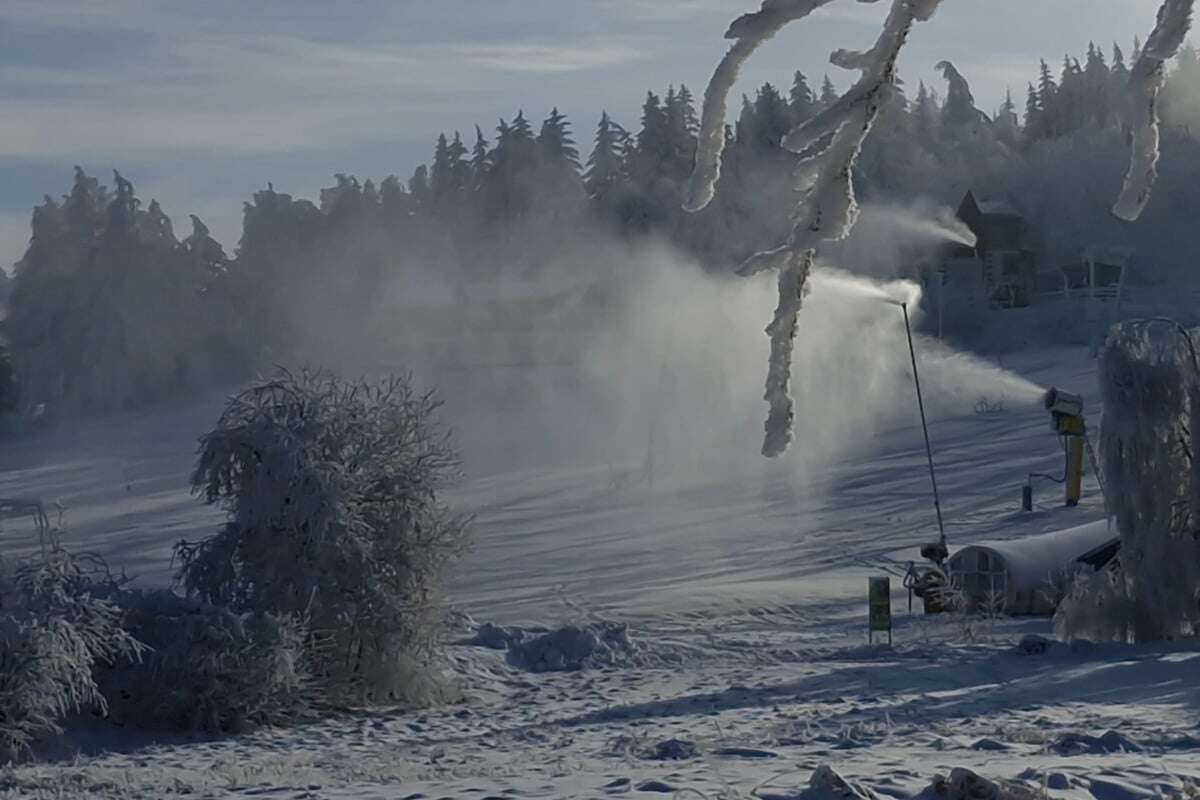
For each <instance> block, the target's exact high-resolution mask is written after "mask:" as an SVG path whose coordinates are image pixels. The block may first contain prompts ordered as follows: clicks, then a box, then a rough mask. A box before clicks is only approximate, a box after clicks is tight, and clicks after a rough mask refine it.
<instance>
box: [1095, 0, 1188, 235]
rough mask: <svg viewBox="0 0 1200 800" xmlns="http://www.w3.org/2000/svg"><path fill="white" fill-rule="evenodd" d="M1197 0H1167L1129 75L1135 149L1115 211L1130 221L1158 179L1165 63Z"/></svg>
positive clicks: (1179, 40) (1180, 41) (1174, 50)
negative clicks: (1160, 113)
mask: <svg viewBox="0 0 1200 800" xmlns="http://www.w3.org/2000/svg"><path fill="white" fill-rule="evenodd" d="M1193 3H1194V0H1164V2H1163V5H1162V8H1160V9H1159V10H1158V23H1157V24H1156V25H1155V26H1154V31H1153V33H1151V34H1150V38H1149V39H1147V40H1146V46H1145V48H1143V50H1142V53H1141V55H1140V56H1139V58H1138V60H1137V62H1136V63H1134V65H1133V68H1132V69H1131V70H1130V74H1129V94H1130V102H1131V106H1132V114H1133V116H1132V126H1133V145H1132V147H1133V152H1132V154H1131V156H1130V160H1129V171H1128V172H1127V173H1126V174H1125V183H1124V185H1123V186H1122V187H1121V194H1120V196H1119V197H1118V198H1117V203H1116V205H1115V206H1113V213H1114V214H1116V215H1117V216H1118V217H1120V218H1121V219H1124V220H1128V221H1130V222H1132V221H1134V220H1136V219H1137V218H1138V217H1140V216H1141V214H1142V210H1143V209H1145V207H1146V203H1148V202H1149V200H1150V193H1151V191H1152V190H1153V188H1154V182H1155V180H1156V179H1157V178H1158V158H1159V149H1158V146H1159V120H1158V96H1159V93H1160V92H1161V91H1162V87H1163V83H1164V79H1165V64H1166V62H1167V61H1168V60H1170V59H1171V58H1173V57H1174V56H1175V54H1176V53H1177V52H1178V51H1179V47H1180V45H1182V44H1183V40H1184V38H1185V37H1186V36H1187V32H1188V29H1189V28H1190V27H1191V24H1192V6H1193Z"/></svg>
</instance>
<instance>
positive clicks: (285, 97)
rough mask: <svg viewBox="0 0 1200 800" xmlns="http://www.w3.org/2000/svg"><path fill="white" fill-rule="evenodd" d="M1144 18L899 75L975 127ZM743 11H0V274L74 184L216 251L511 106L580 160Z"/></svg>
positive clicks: (50, 4)
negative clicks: (93, 186) (1069, 57)
mask: <svg viewBox="0 0 1200 800" xmlns="http://www.w3.org/2000/svg"><path fill="white" fill-rule="evenodd" d="M1157 5H1158V3H1157V0H944V2H943V5H942V9H941V10H940V11H939V12H938V15H937V16H936V17H935V18H934V20H933V21H932V22H930V23H928V24H923V25H920V26H918V27H917V29H916V30H915V32H914V34H913V36H912V39H911V40H910V44H909V47H908V48H907V50H906V52H905V55H904V57H903V60H902V62H901V74H902V76H904V78H905V80H906V81H907V82H908V83H909V84H910V85H912V86H915V85H916V83H917V80H919V79H925V80H926V81H929V82H932V83H934V84H935V85H936V86H938V88H939V89H940V86H941V83H940V81H939V79H938V78H937V77H936V76H935V75H934V72H933V65H934V64H935V63H936V62H937V61H939V60H941V59H944V58H946V59H950V60H951V61H953V62H954V63H955V64H956V65H957V66H958V68H959V70H960V71H961V72H962V73H963V74H964V75H966V76H967V78H968V79H969V80H970V81H971V84H972V87H973V89H974V92H975V96H976V98H977V100H978V101H979V105H980V106H981V107H982V108H984V109H985V110H993V109H994V108H995V106H996V105H998V104H999V102H1000V100H1001V99H1002V97H1003V94H1004V90H1005V87H1006V86H1011V87H1012V88H1013V91H1014V94H1016V95H1017V97H1018V101H1020V100H1021V99H1022V97H1023V92H1024V88H1023V87H1024V86H1025V83H1026V82H1027V81H1028V80H1030V79H1031V78H1033V77H1034V75H1035V72H1036V66H1037V60H1038V58H1040V57H1045V58H1046V59H1047V60H1049V61H1051V63H1052V64H1053V65H1054V66H1055V69H1056V71H1057V69H1058V65H1059V63H1060V62H1061V60H1062V56H1063V55H1064V53H1067V52H1070V53H1072V54H1082V51H1084V50H1085V49H1086V47H1087V43H1088V41H1089V40H1094V41H1096V42H1097V43H1102V44H1103V45H1104V46H1105V49H1106V50H1107V49H1108V48H1109V47H1111V43H1112V42H1113V41H1114V40H1115V41H1117V42H1119V43H1120V44H1121V45H1122V47H1123V48H1124V49H1125V50H1126V52H1127V53H1128V50H1129V43H1130V42H1131V41H1132V40H1133V37H1134V36H1135V35H1137V34H1140V35H1142V36H1143V37H1144V36H1145V35H1146V34H1147V33H1149V31H1150V29H1151V27H1152V26H1153V22H1154V13H1155V10H1156V8H1157ZM757 6H758V2H757V0H390V1H388V0H339V1H338V2H330V0H323V1H322V2H315V1H314V0H286V1H285V0H190V2H182V1H181V0H0V103H2V104H3V110H4V111H3V116H2V117H0V119H2V121H0V174H2V175H3V180H2V181H0V263H3V264H10V263H12V262H13V261H15V260H16V259H17V258H18V257H19V256H20V253H21V251H22V250H23V248H24V244H25V242H26V240H27V238H28V232H27V231H28V228H27V226H28V216H29V210H30V209H31V208H32V206H33V205H34V204H35V203H36V202H37V201H38V200H39V198H40V197H41V196H42V195H43V194H45V193H51V194H54V195H58V194H61V193H62V192H65V191H66V190H67V189H68V188H69V183H70V179H71V167H72V165H74V164H77V163H78V164H82V165H83V166H84V167H85V168H86V169H87V170H88V171H89V172H91V173H93V174H97V175H99V176H101V177H102V179H104V180H105V181H106V182H110V180H111V170H112V168H113V167H116V168H118V169H120V170H121V172H122V173H123V174H124V175H126V176H127V177H129V178H130V179H131V180H132V181H133V182H134V183H135V185H136V186H137V188H138V193H139V195H141V196H142V197H143V198H144V199H145V200H147V201H148V200H149V199H150V198H151V197H156V198H157V199H159V201H160V202H162V204H163V207H164V209H165V210H166V211H167V213H168V214H169V215H171V216H172V217H173V218H175V219H176V220H177V221H180V227H185V226H183V225H182V222H181V221H184V220H186V219H187V214H189V213H197V214H199V215H201V216H202V217H204V218H205V219H206V220H207V221H208V222H209V224H210V226H211V227H212V229H213V231H214V233H215V234H216V235H217V237H218V238H219V239H221V240H222V242H223V243H224V244H225V245H226V247H227V249H228V250H229V251H230V252H232V251H233V249H234V247H235V245H236V243H237V242H236V240H237V236H238V233H239V230H240V215H241V203H242V201H243V200H245V199H248V198H249V196H250V194H251V193H252V192H253V191H255V190H256V189H257V188H260V187H262V186H264V185H265V184H266V182H267V181H268V180H270V181H273V182H274V184H275V186H276V188H278V189H280V190H282V191H288V192H291V193H293V194H297V195H301V196H307V197H313V198H315V196H316V193H317V190H318V188H319V187H321V186H323V185H328V184H329V183H330V182H331V176H332V175H333V174H334V173H335V172H349V173H354V174H357V175H359V176H360V177H364V178H365V177H374V178H379V177H382V176H385V175H387V174H389V173H396V174H399V175H400V176H401V177H407V176H408V175H410V174H411V172H412V169H413V167H414V166H415V165H416V164H417V163H420V162H422V161H425V160H427V159H428V154H429V151H430V149H431V147H432V141H433V139H434V137H435V136H436V134H437V133H438V131H441V130H446V131H453V130H455V129H459V130H462V131H463V133H464V135H466V134H467V133H468V132H471V131H473V126H474V124H475V123H476V122H478V123H480V124H481V125H482V126H483V127H484V130H485V132H487V133H489V134H490V132H491V130H492V129H493V128H494V127H495V123H496V118H497V117H498V116H501V115H503V116H505V117H510V116H511V115H512V114H513V113H514V112H515V111H516V110H517V109H518V108H523V109H525V111H526V113H527V115H529V116H531V117H532V118H534V119H535V120H540V119H541V118H542V117H543V116H544V115H545V114H546V113H547V112H548V111H549V110H550V107H551V106H553V105H558V106H559V107H560V109H562V110H563V111H564V112H565V113H567V114H568V115H569V116H570V117H571V119H572V121H573V123H574V125H575V129H576V137H577V139H579V140H580V146H581V150H583V151H584V152H585V153H586V151H587V148H588V146H589V141H588V140H590V138H591V134H592V130H593V128H594V125H595V121H596V117H597V116H598V115H599V111H600V109H602V108H604V109H608V110H609V111H610V112H611V113H612V114H613V115H614V116H615V117H616V118H617V119H618V120H620V121H621V122H622V123H624V124H625V125H626V126H628V127H635V126H636V122H637V117H638V111H639V107H640V104H641V101H642V98H643V96H644V92H645V90H646V89H648V88H653V89H654V90H655V91H659V90H661V89H663V88H665V86H666V85H667V84H668V83H675V84H678V83H681V82H682V83H686V84H688V85H689V86H690V87H691V88H692V89H693V91H695V92H696V93H697V94H699V93H700V92H701V91H702V90H703V87H704V84H705V83H706V82H707V79H708V76H709V74H710V73H711V70H712V67H713V66H714V64H715V63H716V61H717V59H718V58H719V57H720V55H721V54H722V52H723V51H724V49H725V46H726V43H725V41H724V40H723V39H722V38H721V35H722V33H723V32H724V30H725V27H726V25H727V23H728V22H729V20H730V19H731V18H733V17H734V16H736V15H737V14H739V13H742V12H744V11H748V10H753V9H754V8H756V7H757ZM885 6H886V3H876V4H861V3H854V2H851V1H850V0H842V2H839V3H837V4H835V5H833V6H832V7H830V8H827V9H825V10H823V11H822V12H819V13H818V14H817V15H815V16H814V17H812V18H811V19H810V20H808V21H807V22H805V23H802V24H797V25H795V26H793V27H792V28H789V29H788V30H787V31H785V32H784V34H782V35H781V36H779V37H778V38H777V39H776V40H775V41H773V42H772V43H770V45H769V46H767V47H765V48H764V49H763V50H762V51H760V53H759V54H758V55H757V56H756V58H755V59H754V60H753V62H752V63H751V65H750V66H749V68H748V69H747V70H746V73H745V76H744V80H743V86H742V87H740V88H741V89H742V90H743V91H752V89H753V87H754V86H756V85H758V84H761V83H762V82H763V81H765V80H770V81H772V82H775V83H776V84H782V85H785V86H786V85H787V84H788V83H789V81H790V76H791V73H792V71H793V70H795V69H801V70H803V71H804V72H805V73H807V74H809V76H810V78H811V79H812V82H813V83H814V84H815V83H818V82H819V80H820V76H821V75H822V74H824V73H825V72H829V73H830V75H831V76H832V77H833V79H834V81H835V82H836V83H837V84H838V85H839V86H840V87H844V86H845V84H846V82H847V76H846V75H845V74H844V73H841V74H839V70H837V69H836V68H833V67H830V66H829V65H828V63H827V59H828V54H829V51H830V50H831V49H833V48H835V47H861V46H863V45H865V44H867V43H869V42H870V41H871V40H872V39H873V38H874V36H875V34H876V32H877V29H878V22H879V20H880V18H881V17H882V15H883V13H884V12H885V10H886V9H885Z"/></svg>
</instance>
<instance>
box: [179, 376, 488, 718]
mask: <svg viewBox="0 0 1200 800" xmlns="http://www.w3.org/2000/svg"><path fill="white" fill-rule="evenodd" d="M438 406H439V403H438V401H437V400H436V399H435V398H434V396H433V395H432V394H431V393H420V392H417V391H416V390H414V389H413V387H412V384H411V383H410V381H409V380H408V379H406V378H400V377H391V378H387V379H384V380H381V381H372V380H367V379H362V380H357V381H343V380H340V379H338V378H336V377H333V376H330V375H327V374H321V373H309V372H301V373H299V374H292V373H289V372H286V371H281V372H280V373H278V374H277V375H276V376H275V377H274V378H272V379H270V380H266V381H263V382H261V383H259V384H257V385H255V386H253V387H252V388H250V389H248V390H247V391H244V392H242V393H241V394H239V395H237V396H235V397H233V398H231V399H230V401H229V403H228V405H227V406H226V408H225V410H224V412H223V413H222V415H221V418H220V420H219V421H218V423H217V426H216V428H215V429H213V430H212V431H211V432H210V433H208V434H206V435H205V436H204V437H203V438H202V439H201V443H200V454H199V461H198V464H197V466H196V470H195V472H194V474H193V476H192V484H193V488H194V490H195V491H196V492H197V493H199V494H202V495H203V496H204V497H205V498H206V499H207V500H208V501H209V502H210V503H224V504H226V505H227V507H228V510H229V521H228V523H227V524H226V525H225V526H224V527H223V528H222V529H221V531H220V532H219V533H218V534H216V535H215V536H213V537H212V538H210V539H207V540H204V541H201V542H198V543H188V542H183V543H181V544H180V545H179V548H178V555H179V557H180V559H181V564H182V566H181V570H180V577H181V579H182V583H183V586H184V587H185V589H186V590H187V591H188V592H189V593H191V594H192V595H194V596H197V597H199V598H200V599H202V600H204V601H206V602H209V603H212V604H214V605H218V606H223V607H227V608H229V609H231V610H232V611H234V612H237V613H245V612H267V613H271V614H277V615H287V616H292V617H295V618H298V619H304V620H306V621H307V626H308V635H307V640H306V641H307V648H306V650H307V652H308V654H309V655H310V656H311V657H312V660H313V664H314V669H315V675H316V678H317V680H319V681H320V682H322V683H323V684H324V686H325V687H326V688H327V689H329V690H333V691H335V692H336V693H341V692H344V691H345V690H347V689H354V690H357V691H359V692H361V693H362V695H364V696H365V697H366V698H367V699H372V698H374V699H382V698H384V697H391V698H396V699H405V700H420V699H424V698H420V697H414V696H413V692H414V691H416V690H417V689H418V683H414V669H413V665H414V664H418V665H419V664H420V663H421V661H422V660H423V659H425V658H426V657H427V656H428V655H430V654H431V653H432V646H433V644H434V643H435V638H436V632H437V628H438V625H439V623H440V618H441V614H440V612H439V609H438V602H439V588H440V583H441V576H442V571H443V568H444V567H445V566H446V565H447V564H448V563H449V562H450V561H451V559H452V558H454V557H455V556H456V555H457V554H458V553H459V552H460V551H461V550H462V548H463V546H464V540H465V533H466V527H467V525H466V523H467V520H466V519H465V518H464V517H462V516H460V515H457V514H454V513H452V512H451V511H450V510H449V509H448V508H447V507H446V506H445V505H444V504H443V503H442V502H441V501H440V500H439V498H438V492H439V490H440V489H441V488H442V486H443V485H444V484H445V483H446V481H447V480H448V479H449V478H451V477H452V476H453V475H454V474H455V473H456V471H457V467H458V463H459V462H458V457H457V455H456V453H455V451H454V449H453V447H452V446H451V443H450V440H449V437H448V434H446V433H445V432H443V431H441V430H440V429H439V427H438V425H437V424H436V420H435V413H436V411H437V409H438Z"/></svg>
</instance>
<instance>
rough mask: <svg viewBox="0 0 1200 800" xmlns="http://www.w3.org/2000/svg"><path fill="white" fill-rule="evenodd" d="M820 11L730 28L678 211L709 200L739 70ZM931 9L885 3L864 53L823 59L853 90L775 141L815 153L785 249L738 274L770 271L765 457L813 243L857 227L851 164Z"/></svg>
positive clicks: (929, 0) (933, 0) (787, 436)
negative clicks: (851, 74) (791, 25)
mask: <svg viewBox="0 0 1200 800" xmlns="http://www.w3.org/2000/svg"><path fill="white" fill-rule="evenodd" d="M873 1H874V0H860V2H873ZM828 2H831V0H792V2H787V1H786V0H778V1H777V2H772V0H766V2H764V3H763V8H762V10H761V11H759V12H757V13H756V14H748V15H746V16H744V17H741V18H740V19H738V20H737V21H736V22H734V24H733V25H732V26H731V27H730V29H729V33H727V34H726V36H727V37H730V38H737V39H738V42H737V43H736V44H735V45H734V46H733V47H732V48H730V50H729V52H728V53H727V54H726V55H725V58H724V59H723V60H722V61H721V64H720V65H719V66H718V67H717V70H716V72H715V74H714V75H713V80H712V83H710V84H709V87H708V90H707V91H706V92H705V105H704V117H703V123H702V126H701V141H700V148H699V153H698V155H697V159H696V169H695V171H694V172H693V174H692V179H691V183H690V184H689V187H688V199H687V203H686V205H685V208H687V209H689V210H698V209H700V208H703V207H704V206H705V205H707V204H708V202H709V201H710V200H711V199H712V195H713V191H714V186H715V184H716V181H717V178H718V177H719V174H720V157H721V149H722V147H723V145H724V134H723V131H724V124H725V113H726V111H725V97H726V95H727V94H728V91H729V88H730V87H731V86H732V85H733V82H734V81H735V80H736V78H737V72H738V70H739V69H740V67H741V65H742V63H744V62H745V60H746V58H748V57H749V55H750V54H751V53H752V52H753V51H754V49H755V48H756V47H757V46H758V45H759V44H761V43H762V42H763V41H766V39H769V38H770V37H771V36H774V35H775V34H776V33H778V32H779V30H780V29H781V28H783V26H784V25H786V24H787V23H788V22H791V21H794V20H796V19H801V18H803V17H806V16H808V15H809V14H811V13H812V12H813V11H814V10H816V9H817V8H818V7H820V6H823V5H826V4H827V3H828ZM940 2H941V0H893V2H892V7H891V10H890V11H889V13H888V16H887V19H886V21H885V22H884V26H883V31H882V32H881V33H880V35H879V38H878V39H877V40H876V42H875V44H874V46H873V47H871V48H870V49H869V50H866V51H864V52H857V51H849V50H837V51H835V52H834V53H833V54H832V55H831V56H830V61H831V62H832V63H833V64H834V65H836V66H839V67H844V68H847V69H857V70H859V71H860V72H861V73H862V74H861V76H860V77H859V79H858V81H857V82H856V83H855V84H854V85H853V86H852V87H851V88H850V89H849V90H848V91H847V92H846V93H845V94H844V95H843V96H842V97H840V98H839V99H838V100H837V101H836V102H835V103H834V104H833V105H832V106H830V107H829V108H827V109H825V110H824V111H822V112H821V113H820V114H818V115H817V116H816V117H814V118H813V119H811V120H809V121H807V122H805V123H803V124H801V125H800V126H798V127H797V128H796V129H795V130H793V131H792V132H791V133H789V134H788V136H787V137H785V139H784V142H783V145H784V147H786V148H787V149H789V150H792V151H794V152H805V153H807V152H808V151H810V150H811V149H813V148H814V147H818V146H820V145H821V144H822V143H823V142H825V144H824V146H823V148H822V149H820V150H818V151H817V152H816V153H811V154H809V155H807V156H805V157H804V158H802V159H801V161H800V162H799V164H798V165H797V169H796V189H797V192H798V194H799V195H800V197H801V200H800V205H799V208H798V209H797V213H796V215H795V222H794V226H793V228H792V231H791V233H790V234H789V235H788V237H787V239H786V241H784V242H783V243H782V244H781V245H780V246H779V247H776V248H775V249H773V250H767V251H764V252H761V253H758V254H756V255H754V256H752V257H751V258H750V259H749V260H747V261H746V263H745V264H743V265H742V267H741V269H739V270H738V271H739V273H740V274H742V275H753V274H755V273H758V272H762V271H764V270H768V269H775V270H778V271H779V305H778V307H777V308H776V310H775V317H774V319H773V320H772V321H771V324H770V325H769V326H768V327H767V329H766V332H767V335H768V336H769V337H770V340H771V355H770V362H769V364H768V368H767V380H766V392H765V394H764V396H763V398H764V399H765V400H766V401H767V405H768V407H769V411H768V415H767V421H766V423H765V424H764V426H763V427H764V430H765V433H766V435H765V437H764V440H763V449H762V452H763V455H765V456H768V457H775V456H779V455H781V454H782V453H784V452H785V451H786V450H787V448H788V446H789V445H790V444H791V440H792V422H793V417H794V408H793V402H792V398H791V391H790V384H791V370H792V350H793V346H794V341H795V337H796V327H797V319H796V318H797V314H798V313H799V311H800V305H801V302H802V300H803V297H804V294H805V289H806V284H807V281H808V275H809V272H810V271H811V269H812V265H813V263H814V261H815V259H816V251H817V247H818V245H819V243H820V242H829V241H836V240H838V239H841V238H844V237H845V236H846V234H847V233H849V231H850V229H851V228H852V227H853V226H854V223H855V221H856V220H857V218H858V206H857V203H856V201H855V197H854V187H853V183H852V179H851V178H852V173H853V170H854V164H855V161H856V160H857V159H858V154H859V151H860V150H861V149H862V144H863V141H864V140H865V139H866V137H867V135H868V134H869V133H870V131H871V126H872V125H873V124H874V122H875V119H876V117H877V116H878V115H879V109H880V108H881V107H882V105H883V104H884V101H885V100H886V99H887V98H888V97H889V96H890V93H891V92H893V91H894V88H895V78H896V58H897V56H898V55H899V54H900V50H901V48H902V47H903V46H904V43H905V41H906V40H907V38H908V33H909V31H910V30H911V29H912V25H913V23H914V22H916V21H919V20H927V19H929V17H930V16H932V15H933V12H934V11H935V10H936V9H937V7H938V4H939V3H940ZM826 140H827V141H826Z"/></svg>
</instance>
